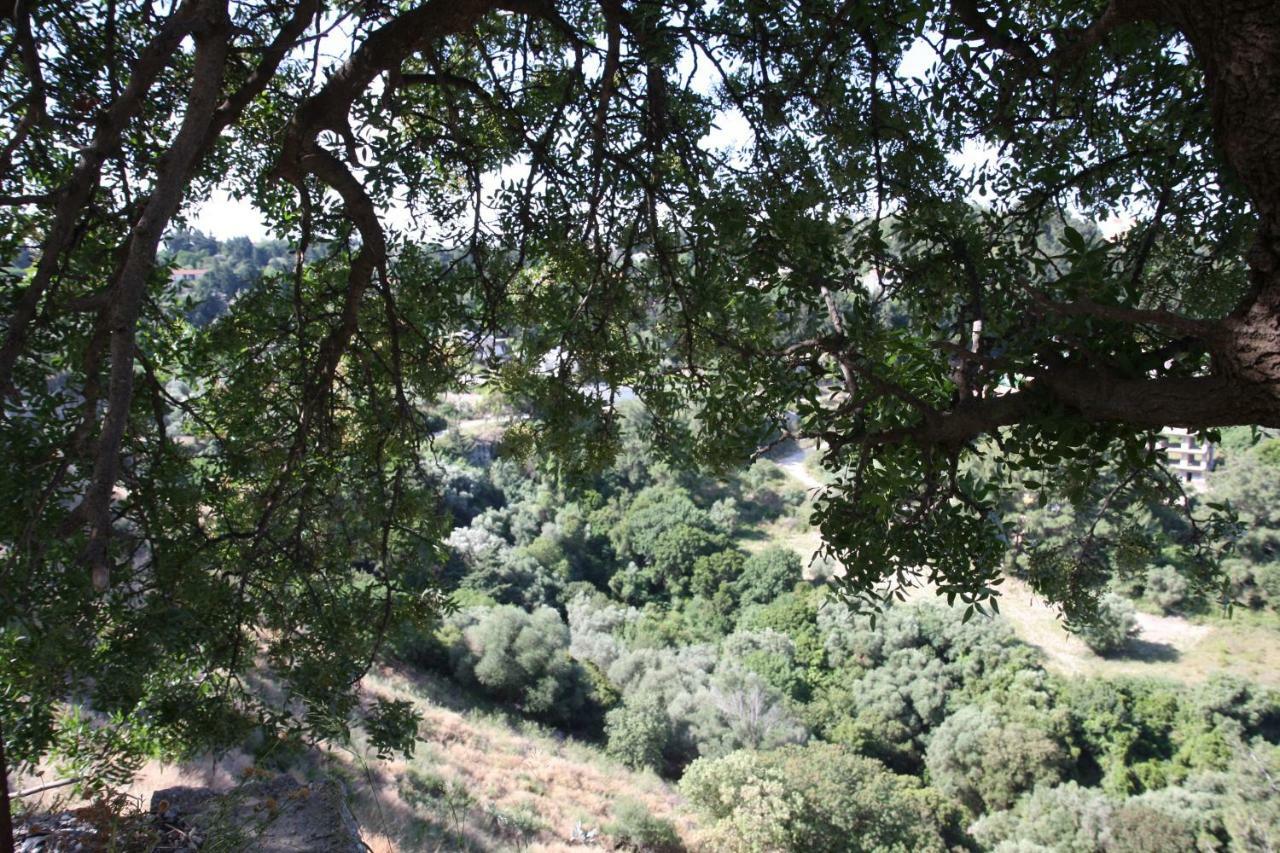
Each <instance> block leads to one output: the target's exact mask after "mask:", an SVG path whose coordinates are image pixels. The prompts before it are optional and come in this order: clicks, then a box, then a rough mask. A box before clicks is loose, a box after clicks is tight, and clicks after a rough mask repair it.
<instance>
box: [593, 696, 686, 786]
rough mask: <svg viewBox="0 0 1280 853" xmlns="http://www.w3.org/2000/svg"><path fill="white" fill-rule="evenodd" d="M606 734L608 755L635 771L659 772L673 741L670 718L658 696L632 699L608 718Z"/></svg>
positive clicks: (633, 697) (632, 697)
mask: <svg viewBox="0 0 1280 853" xmlns="http://www.w3.org/2000/svg"><path fill="white" fill-rule="evenodd" d="M605 735H606V737H607V738H608V745H607V746H606V747H605V752H607V753H608V754H609V755H611V756H612V757H614V758H616V759H618V760H619V761H621V762H622V763H623V764H626V765H627V766H628V767H631V768H633V769H636V770H640V769H649V770H660V769H661V768H662V754H663V752H664V751H665V750H666V749H667V746H668V744H669V743H670V741H671V719H670V718H669V717H668V716H667V712H666V709H665V707H664V706H663V704H662V700H661V699H660V698H659V697H657V696H653V695H636V696H631V697H628V698H627V700H626V701H625V702H624V703H623V704H622V706H621V707H618V708H614V709H613V710H612V711H610V712H609V713H608V715H607V716H606V717H605Z"/></svg>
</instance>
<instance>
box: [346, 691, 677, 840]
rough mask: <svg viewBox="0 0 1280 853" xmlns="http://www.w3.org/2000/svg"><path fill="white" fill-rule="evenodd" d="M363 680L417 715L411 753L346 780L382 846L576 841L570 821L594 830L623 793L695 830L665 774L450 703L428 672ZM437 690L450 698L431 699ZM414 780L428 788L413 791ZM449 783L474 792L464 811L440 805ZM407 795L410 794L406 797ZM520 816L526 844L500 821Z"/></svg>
mask: <svg viewBox="0 0 1280 853" xmlns="http://www.w3.org/2000/svg"><path fill="white" fill-rule="evenodd" d="M366 686H367V687H368V688H369V689H370V690H371V691H372V692H374V693H376V694H381V695H384V696H387V697H389V698H391V697H394V698H398V699H408V700H410V701H412V702H413V703H414V704H415V706H416V707H417V710H418V711H419V712H420V713H421V714H422V715H423V722H424V725H423V733H424V736H425V741H424V743H422V744H421V745H420V746H419V749H418V751H417V753H416V754H415V755H414V756H413V757H412V758H411V759H409V760H408V761H407V762H395V763H392V762H373V763H371V765H370V770H371V771H373V769H374V768H373V764H378V765H380V766H379V767H378V768H377V770H376V772H372V773H371V774H367V775H369V779H370V781H369V783H368V784H361V783H360V782H359V781H357V782H356V783H355V784H356V786H357V787H359V788H360V789H361V790H359V791H358V792H357V794H358V795H357V796H356V798H355V799H356V803H355V805H354V809H355V811H356V812H357V817H358V819H359V820H360V822H361V826H362V827H364V828H365V829H366V830H367V831H368V833H369V835H370V836H371V837H375V838H377V839H378V842H379V844H380V845H382V846H381V848H380V849H382V850H386V851H388V853H390V851H394V850H406V851H407V850H436V849H439V850H447V849H457V847H458V846H461V845H464V844H465V845H466V846H470V847H472V848H473V849H478V850H494V849H499V850H501V849H527V850H530V851H561V850H563V851H570V850H576V849H581V846H580V845H573V846H571V845H570V838H571V836H572V833H573V831H574V828H575V826H578V825H580V826H581V827H582V828H584V829H596V830H599V829H600V828H601V827H603V826H604V825H605V824H607V823H609V822H610V820H611V819H612V818H613V811H614V806H615V803H616V802H617V801H618V800H619V799H624V798H625V799H632V800H638V801H639V802H641V803H643V804H644V805H645V806H646V807H647V808H648V809H649V810H650V811H651V812H652V813H653V814H654V815H655V816H657V817H660V818H664V819H667V820H670V821H672V822H673V823H675V825H676V827H677V830H678V831H679V832H680V834H681V837H682V838H684V839H686V840H687V841H689V840H692V839H693V838H694V836H695V834H696V826H695V824H694V823H693V821H692V819H691V818H690V817H689V816H688V815H686V814H685V813H684V812H683V811H681V808H680V806H681V800H680V798H679V797H678V796H677V795H676V793H675V792H674V790H673V789H672V788H671V787H670V786H669V785H668V784H666V783H665V782H664V781H663V780H661V779H660V778H658V777H657V776H656V775H654V774H652V773H637V772H634V771H632V770H629V769H627V768H626V767H624V766H622V765H620V764H618V763H616V762H614V761H612V760H610V759H608V758H606V757H605V756H604V755H603V754H602V753H601V752H600V751H599V750H597V749H595V748H594V747H591V746H590V745H587V744H583V743H580V742H576V741H574V740H572V739H569V738H565V737H563V736H561V735H558V734H557V733H555V732H552V731H548V730H545V729H541V728H540V727H537V726H534V725H532V724H528V723H522V722H519V721H511V720H506V719H502V718H501V717H500V716H497V715H493V714H485V713H483V712H478V711H470V710H466V709H464V708H460V707H458V704H457V703H456V702H453V701H449V700H452V699H454V698H455V697H454V696H453V695H452V688H450V687H449V686H448V685H445V684H442V683H441V682H440V681H439V680H438V679H435V678H433V677H431V676H429V675H427V676H414V677H412V678H410V677H408V676H405V675H402V674H399V673H396V672H393V671H391V670H386V669H384V670H381V671H379V672H377V673H374V674H372V675H370V676H369V677H368V678H367V679H366ZM442 693H443V697H442V696H441V694H442ZM438 698H445V699H446V703H447V704H453V705H454V707H453V708H450V707H446V704H445V703H441V702H439V701H433V699H438ZM415 784H416V785H417V786H418V787H417V789H415V788H414V785H415ZM424 788H425V789H429V791H430V792H431V793H428V794H425V795H422V794H415V793H414V792H415V790H421V789H424ZM462 791H465V795H464V794H462V793H461V792H462ZM406 792H409V797H408V799H406V796H405V794H406ZM450 792H457V794H456V795H457V796H459V797H461V796H469V797H471V798H473V799H474V802H472V803H470V804H468V805H467V807H466V809H465V815H461V814H454V815H451V814H450V813H449V797H450V796H451V793H450ZM413 799H416V800H417V802H410V801H409V800H413ZM455 817H456V818H459V819H457V820H455V819H454V818H455ZM525 818H529V819H530V823H532V824H536V825H537V828H536V829H535V830H533V831H532V832H530V833H529V835H528V838H527V846H526V843H525V841H523V840H521V839H516V838H513V837H511V836H510V833H511V832H515V831H516V830H512V829H511V828H510V827H511V825H512V824H504V823H503V821H504V820H509V821H511V822H512V823H513V824H519V823H520V821H521V820H524V819H525ZM504 827H505V829H504ZM504 832H505V833H507V834H506V835H504ZM459 837H461V839H462V840H461V841H459ZM433 845H434V846H433ZM450 845H453V846H450Z"/></svg>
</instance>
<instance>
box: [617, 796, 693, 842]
mask: <svg viewBox="0 0 1280 853" xmlns="http://www.w3.org/2000/svg"><path fill="white" fill-rule="evenodd" d="M604 832H605V834H606V835H608V836H610V837H612V838H613V841H614V843H615V844H616V845H617V846H618V847H619V848H620V849H623V850H641V851H646V852H647V853H679V851H681V850H683V849H684V845H683V844H681V842H680V836H679V834H678V833H677V832H676V826H675V824H674V823H672V822H671V821H669V820H666V819H664V818H660V817H656V816H654V814H653V813H652V812H650V811H649V809H648V807H647V806H645V804H644V803H641V802H639V801H637V800H618V802H617V803H615V804H614V807H613V822H612V823H609V824H606V825H605V827H604Z"/></svg>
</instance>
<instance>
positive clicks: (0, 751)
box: [0, 720, 13, 853]
mask: <svg viewBox="0 0 1280 853" xmlns="http://www.w3.org/2000/svg"><path fill="white" fill-rule="evenodd" d="M0 853H13V813H12V812H10V811H9V762H8V760H7V759H6V758H5V755H4V722H3V720H0Z"/></svg>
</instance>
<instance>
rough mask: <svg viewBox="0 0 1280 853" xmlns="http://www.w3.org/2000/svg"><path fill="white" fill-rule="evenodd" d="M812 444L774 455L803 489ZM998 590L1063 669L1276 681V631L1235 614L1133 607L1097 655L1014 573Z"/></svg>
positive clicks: (807, 535)
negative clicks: (1116, 650) (1109, 650)
mask: <svg viewBox="0 0 1280 853" xmlns="http://www.w3.org/2000/svg"><path fill="white" fill-rule="evenodd" d="M810 452H811V451H810V450H809V449H807V448H805V447H803V446H801V445H799V444H792V445H789V446H788V448H787V450H786V452H785V453H783V454H781V455H779V456H778V457H776V458H775V459H774V462H775V463H776V464H777V465H778V467H779V468H781V469H782V470H783V471H784V472H785V473H786V474H787V476H789V477H791V478H792V479H793V480H794V481H796V482H797V483H799V484H801V485H802V486H804V487H805V488H806V489H811V490H821V489H822V488H823V484H822V483H821V482H820V481H819V480H818V479H817V478H816V477H814V476H813V473H812V472H811V471H810V470H809V468H808V467H807V466H806V465H805V460H806V459H807V458H808V455H809V453H810ZM785 544H788V545H790V546H791V547H794V548H796V550H798V551H800V552H801V553H803V554H806V555H808V554H812V553H813V552H814V551H816V550H817V548H818V544H819V543H818V537H817V532H816V531H813V530H805V531H803V532H801V531H796V532H793V533H791V534H789V535H788V537H787V538H786V542H785ZM1002 590H1003V592H1002V595H1001V597H1000V602H999V606H1000V614H1001V616H1002V617H1003V618H1005V619H1008V620H1009V622H1010V623H1011V624H1012V625H1013V628H1014V630H1015V631H1016V632H1017V633H1018V636H1019V637H1020V638H1021V639H1022V640H1023V641H1024V642H1026V643H1027V644H1029V645H1032V646H1035V647H1036V648H1038V649H1040V650H1041V651H1043V652H1044V654H1045V657H1046V659H1047V663H1048V666H1049V668H1050V669H1053V670H1055V671H1057V672H1060V673H1062V674H1064V675H1080V676H1103V677H1116V676H1149V677H1155V678H1167V679H1171V680H1175V681H1182V682H1188V683H1194V682H1199V681H1203V680H1204V679H1206V678H1208V677H1210V676H1211V675H1213V674H1215V673H1218V672H1229V673H1231V674H1233V675H1238V676H1242V677H1244V678H1248V679H1250V680H1253V681H1258V682H1260V683H1263V684H1267V685H1270V686H1275V687H1280V667H1277V666H1275V661H1276V660H1280V632H1278V631H1275V630H1272V629H1270V628H1267V627H1265V626H1260V625H1255V624H1249V623H1248V622H1247V621H1246V620H1244V619H1240V620H1238V621H1232V622H1228V623H1213V624H1208V625H1206V624H1201V623H1198V622H1192V621H1190V620H1188V619H1184V618H1182V617H1180V616H1159V615H1156V614H1153V613H1138V614H1137V618H1138V627H1139V628H1140V629H1141V630H1140V632H1139V634H1138V636H1137V637H1135V638H1134V639H1133V641H1132V642H1131V643H1130V644H1129V647H1128V648H1127V649H1126V650H1125V651H1124V652H1123V653H1121V654H1117V655H1112V656H1109V657H1101V656H1099V655H1097V654H1095V653H1094V652H1093V651H1092V650H1090V649H1089V647H1088V646H1086V645H1085V644H1084V641H1082V640H1080V639H1079V638H1077V637H1075V636H1072V635H1071V634H1070V633H1069V632H1068V631H1067V629H1066V628H1065V627H1063V624H1062V622H1061V620H1060V619H1059V618H1058V614H1057V611H1056V610H1054V609H1053V608H1052V607H1050V606H1049V605H1048V604H1047V603H1046V602H1045V601H1044V600H1043V599H1041V598H1040V597H1039V596H1037V595H1036V594H1035V593H1034V592H1032V591H1031V589H1030V587H1028V586H1027V585H1026V584H1025V583H1023V582H1022V581H1020V580H1017V579H1016V578H1006V579H1005V582H1004V585H1003V587H1002ZM910 598H912V599H914V600H918V601H931V602H937V603H944V601H943V599H941V598H939V597H937V596H936V595H934V594H933V591H932V590H931V589H930V588H928V587H923V588H917V589H915V590H912V592H911V594H910Z"/></svg>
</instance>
